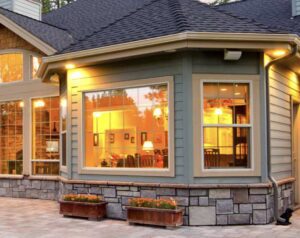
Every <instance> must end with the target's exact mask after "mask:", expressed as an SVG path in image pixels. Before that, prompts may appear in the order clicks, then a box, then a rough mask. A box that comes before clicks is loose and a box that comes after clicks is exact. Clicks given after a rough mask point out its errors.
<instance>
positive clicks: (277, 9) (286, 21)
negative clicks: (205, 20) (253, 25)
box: [216, 0, 300, 35]
mask: <svg viewBox="0 0 300 238" xmlns="http://www.w3.org/2000/svg"><path fill="white" fill-rule="evenodd" d="M216 9H218V10H222V11H224V12H226V13H230V14H234V15H235V16H238V17H245V18H248V19H250V20H255V21H256V22H259V23H262V24H264V25H267V26H269V27H272V28H277V29H284V30H285V31H288V32H289V33H294V34H298V35H300V16H296V17H293V16H292V0H241V1H237V2H231V3H228V4H222V5H219V6H217V7H216Z"/></svg>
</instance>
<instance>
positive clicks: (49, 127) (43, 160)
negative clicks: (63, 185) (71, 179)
mask: <svg viewBox="0 0 300 238" xmlns="http://www.w3.org/2000/svg"><path fill="white" fill-rule="evenodd" d="M59 104H60V100H59V97H49V98H38V99H34V100H32V156H33V160H32V174H33V175H58V174H59Z"/></svg>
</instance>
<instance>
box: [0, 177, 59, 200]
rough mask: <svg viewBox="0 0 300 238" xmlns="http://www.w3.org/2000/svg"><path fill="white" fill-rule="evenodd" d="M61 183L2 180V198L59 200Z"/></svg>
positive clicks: (0, 195) (0, 189)
mask: <svg viewBox="0 0 300 238" xmlns="http://www.w3.org/2000/svg"><path fill="white" fill-rule="evenodd" d="M58 194H59V182H58V181H52V180H31V179H28V178H23V179H0V197H14V198H36V199H45V200H57V199H58Z"/></svg>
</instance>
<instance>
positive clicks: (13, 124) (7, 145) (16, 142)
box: [0, 101, 23, 174]
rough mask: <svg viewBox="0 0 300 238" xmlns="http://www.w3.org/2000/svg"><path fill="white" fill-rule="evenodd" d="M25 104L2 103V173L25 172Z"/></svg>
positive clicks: (15, 102)
mask: <svg viewBox="0 0 300 238" xmlns="http://www.w3.org/2000/svg"><path fill="white" fill-rule="evenodd" d="M22 109H23V102H22V101H13V102H1V103H0V173H1V174H22V171H23V123H22V122H23V110H22Z"/></svg>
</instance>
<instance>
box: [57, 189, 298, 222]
mask: <svg viewBox="0 0 300 238" xmlns="http://www.w3.org/2000/svg"><path fill="white" fill-rule="evenodd" d="M280 188H281V193H280V194H281V195H280V196H281V197H280V198H279V199H280V201H281V203H280V204H282V207H281V210H284V209H286V208H287V207H291V206H292V199H291V198H292V196H293V195H292V192H291V191H292V189H291V188H292V184H285V185H281V187H280ZM60 191H61V193H62V194H66V193H83V194H84V193H89V194H98V195H102V196H103V197H104V199H105V200H106V201H107V202H108V207H107V208H108V217H109V218H114V219H126V208H125V207H126V205H128V200H129V199H130V198H132V197H149V198H170V197H171V198H173V199H175V200H176V201H177V203H178V205H179V207H182V208H183V209H184V225H190V226H201V225H243V224H246V225H248V224H249V225H250V224H254V225H261V224H268V223H271V222H272V221H273V199H274V195H273V191H272V188H269V187H260V186H258V187H255V188H176V187H171V188H170V187H164V188H162V187H151V186H144V187H143V186H127V185H124V186H115V185H91V184H64V183H60Z"/></svg>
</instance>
